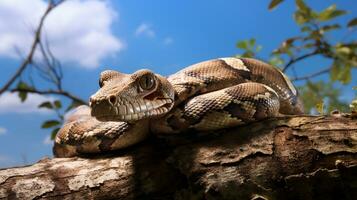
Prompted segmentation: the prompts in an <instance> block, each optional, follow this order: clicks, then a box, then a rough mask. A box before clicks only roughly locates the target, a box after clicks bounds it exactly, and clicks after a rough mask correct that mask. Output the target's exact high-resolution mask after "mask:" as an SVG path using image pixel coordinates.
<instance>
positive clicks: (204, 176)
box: [0, 116, 357, 199]
mask: <svg viewBox="0 0 357 200" xmlns="http://www.w3.org/2000/svg"><path fill="white" fill-rule="evenodd" d="M356 145H357V120H356V119H351V118H349V117H333V116H299V117H287V118H281V119H275V120H273V119H272V120H266V121H263V122H257V123H253V124H250V125H247V126H244V127H238V128H234V129H231V130H226V131H220V132H216V133H210V134H203V133H190V134H185V135H179V136H170V137H164V138H158V137H152V138H149V139H148V140H147V141H145V142H143V143H140V144H138V145H136V146H134V147H132V148H129V149H127V150H125V151H120V152H116V153H112V154H111V155H106V156H104V157H103V156H101V157H98V156H97V157H89V158H57V159H43V160H41V161H39V162H38V163H36V164H34V165H31V166H25V167H18V168H9V169H3V170H0V199H1V198H3V199H355V198H356V196H357V146H356Z"/></svg>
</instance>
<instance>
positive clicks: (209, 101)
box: [54, 58, 303, 157]
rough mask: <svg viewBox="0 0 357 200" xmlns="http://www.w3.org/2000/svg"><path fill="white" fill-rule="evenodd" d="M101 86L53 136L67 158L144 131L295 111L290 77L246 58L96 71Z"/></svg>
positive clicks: (298, 108) (212, 126) (218, 125)
mask: <svg viewBox="0 0 357 200" xmlns="http://www.w3.org/2000/svg"><path fill="white" fill-rule="evenodd" d="M99 85H100V87H101V88H100V89H99V90H98V91H97V92H96V93H95V94H94V95H92V97H91V98H90V108H89V107H88V106H81V107H79V108H77V109H76V110H75V111H74V112H73V113H72V114H71V115H70V116H69V118H68V120H67V122H66V123H65V125H64V126H63V127H62V129H61V130H60V131H59V133H58V134H57V137H56V140H55V146H54V154H55V155H56V156H58V157H71V156H76V155H81V154H86V153H100V152H106V151H111V150H116V149H121V148H125V147H128V146H130V145H133V144H135V143H138V142H139V141H141V140H143V139H145V138H146V136H147V135H148V134H149V133H150V132H153V133H156V134H173V133H181V132H185V131H188V130H199V131H212V130H218V129H223V128H228V127H232V126H237V125H241V124H246V123H249V122H252V121H257V120H261V119H264V118H268V117H276V116H279V115H281V114H301V113H303V107H302V104H301V102H300V100H299V98H298V94H297V91H296V89H295V88H294V86H293V85H292V83H291V82H290V80H289V79H288V78H287V77H286V76H285V75H284V74H283V73H282V72H281V71H280V70H279V69H277V68H276V67H274V66H271V65H268V64H266V63H264V62H261V61H258V60H255V59H251V58H240V59H239V58H219V59H215V60H209V61H204V62H200V63H197V64H194V65H191V66H189V67H187V68H185V69H183V70H181V71H179V72H177V73H175V74H173V75H171V76H169V77H168V78H164V77H162V76H160V75H158V74H154V73H153V72H151V71H150V70H145V69H144V70H139V71H137V72H135V73H133V74H123V73H120V72H117V71H112V70H107V71H104V72H102V73H101V76H100V79H99Z"/></svg>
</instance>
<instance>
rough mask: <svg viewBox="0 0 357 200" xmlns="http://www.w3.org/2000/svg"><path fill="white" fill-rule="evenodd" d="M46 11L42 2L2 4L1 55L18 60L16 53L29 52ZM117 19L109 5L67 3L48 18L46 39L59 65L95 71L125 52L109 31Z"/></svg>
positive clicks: (14, 0) (23, 0) (75, 0)
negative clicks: (101, 62) (106, 60)
mask: <svg viewBox="0 0 357 200" xmlns="http://www.w3.org/2000/svg"><path fill="white" fill-rule="evenodd" d="M46 7H47V3H46V2H45V1H43V0H32V1H28V0H1V1H0V55H2V56H6V57H12V58H18V53H17V50H19V51H20V52H21V53H22V54H26V53H27V52H28V51H29V49H30V45H31V43H32V40H33V34H34V30H35V29H36V27H37V25H38V22H39V20H40V17H41V15H42V14H43V12H44V11H45V9H46ZM117 18H118V13H117V12H115V11H114V10H113V9H112V8H111V7H110V4H109V3H108V2H107V1H100V0H92V1H80V0H71V1H66V2H64V3H62V4H61V5H60V6H59V7H57V8H56V9H55V10H53V11H52V12H51V13H50V14H49V16H48V18H47V19H46V21H45V25H44V26H45V27H44V30H43V36H45V37H46V40H48V41H49V45H50V48H51V51H52V52H53V54H54V55H55V56H56V57H57V58H58V59H59V60H60V61H62V62H67V63H73V62H74V63H79V64H80V65H81V66H83V67H87V68H94V67H97V66H98V65H99V62H100V60H101V59H103V58H105V57H107V56H113V55H115V53H117V52H119V51H120V50H122V49H123V48H124V44H123V42H122V41H121V40H120V39H118V38H116V37H115V36H114V35H113V33H112V32H111V30H110V26H111V25H112V23H113V21H114V20H115V19H117Z"/></svg>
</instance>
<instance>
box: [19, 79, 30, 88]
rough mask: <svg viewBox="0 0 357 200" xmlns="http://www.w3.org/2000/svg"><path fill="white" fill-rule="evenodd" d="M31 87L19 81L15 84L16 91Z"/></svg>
mask: <svg viewBox="0 0 357 200" xmlns="http://www.w3.org/2000/svg"><path fill="white" fill-rule="evenodd" d="M30 88H31V87H30V86H29V85H27V84H26V83H25V82H22V81H20V82H19V83H18V84H17V89H20V90H21V89H30Z"/></svg>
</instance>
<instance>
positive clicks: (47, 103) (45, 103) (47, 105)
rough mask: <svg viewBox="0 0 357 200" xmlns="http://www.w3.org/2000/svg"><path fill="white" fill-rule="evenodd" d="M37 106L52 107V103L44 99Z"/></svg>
mask: <svg viewBox="0 0 357 200" xmlns="http://www.w3.org/2000/svg"><path fill="white" fill-rule="evenodd" d="M38 107H39V108H48V109H53V105H52V104H51V102H49V101H45V102H43V103H41V104H40V105H39V106H38Z"/></svg>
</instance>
